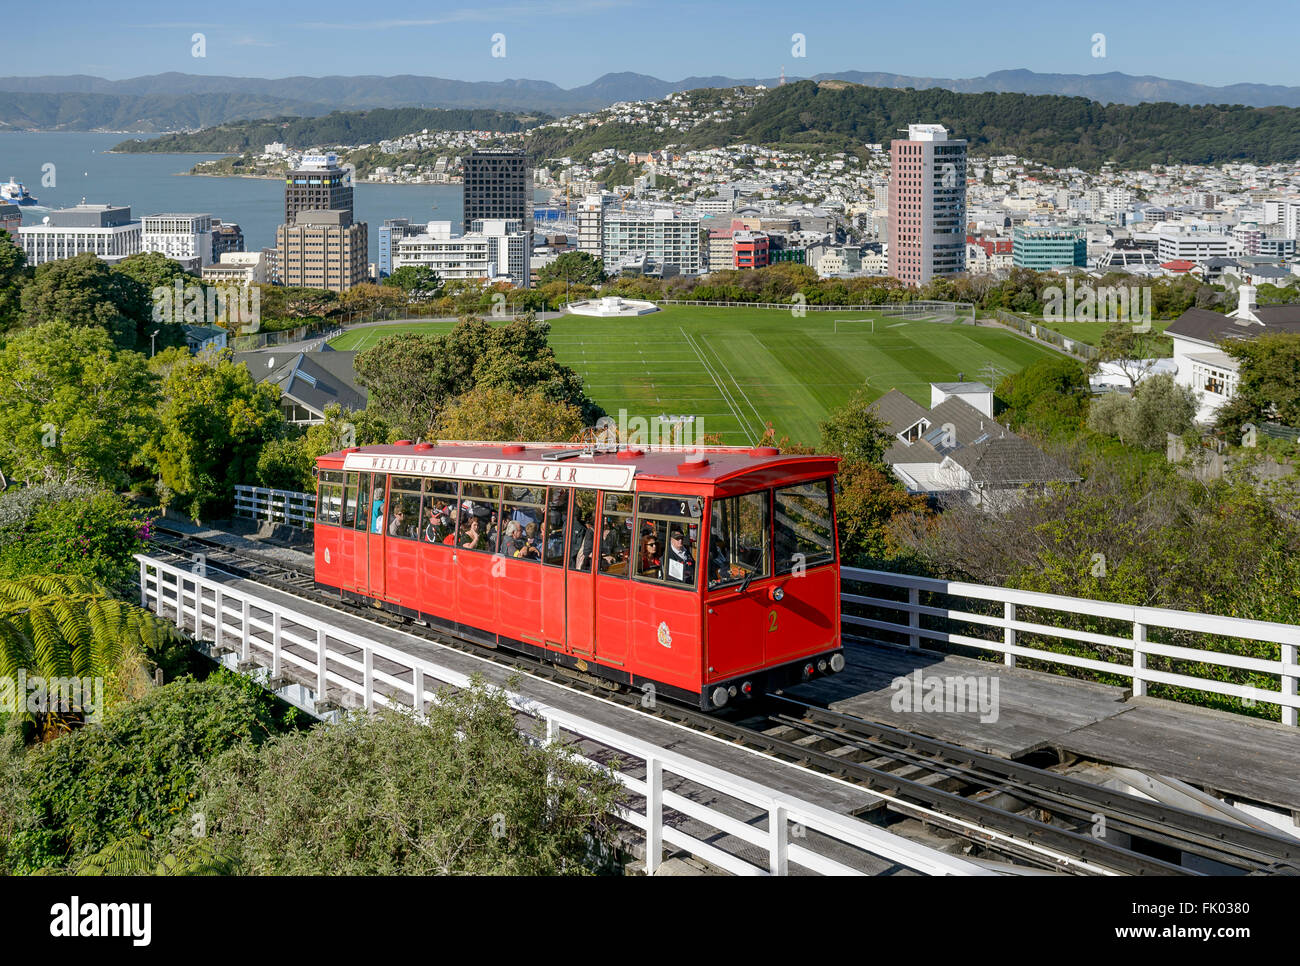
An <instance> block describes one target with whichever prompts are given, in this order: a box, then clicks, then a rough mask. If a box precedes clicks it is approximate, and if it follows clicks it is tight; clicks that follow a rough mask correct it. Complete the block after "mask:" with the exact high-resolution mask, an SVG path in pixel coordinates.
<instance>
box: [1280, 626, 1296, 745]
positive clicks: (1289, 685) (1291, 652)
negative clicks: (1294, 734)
mask: <svg viewBox="0 0 1300 966" xmlns="http://www.w3.org/2000/svg"><path fill="white" fill-rule="evenodd" d="M1282 663H1283V664H1290V665H1292V666H1293V667H1294V666H1295V665H1296V664H1297V663H1300V645H1298V644H1283V645H1282ZM1298 682H1300V678H1297V677H1296V676H1295V675H1294V674H1287V673H1286V672H1285V671H1283V672H1282V680H1281V681H1280V682H1279V684H1280V686H1281V688H1282V694H1283V695H1284V696H1287V697H1290V696H1292V695H1295V694H1296V693H1297V688H1296V684H1297V683H1298ZM1296 718H1297V709H1295V708H1293V707H1288V706H1286V705H1283V706H1282V723H1283V724H1284V725H1291V727H1293V728H1294V727H1295V726H1296V724H1297V721H1296Z"/></svg>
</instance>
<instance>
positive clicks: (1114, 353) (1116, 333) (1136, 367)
mask: <svg viewBox="0 0 1300 966" xmlns="http://www.w3.org/2000/svg"><path fill="white" fill-rule="evenodd" d="M1169 342H1170V340H1169V338H1168V337H1166V336H1164V335H1161V334H1160V333H1158V332H1156V331H1155V329H1154V328H1151V327H1150V326H1148V327H1147V328H1146V330H1145V331H1141V332H1139V331H1137V330H1136V329H1134V327H1133V325H1132V324H1130V323H1128V322H1116V323H1115V324H1114V325H1112V326H1111V327H1110V328H1108V329H1107V330H1106V331H1105V332H1103V333H1102V336H1101V339H1100V341H1099V343H1098V345H1097V349H1098V351H1099V352H1100V355H1099V356H1098V358H1099V359H1100V360H1101V361H1102V362H1113V363H1115V366H1116V368H1118V369H1119V371H1120V372H1121V373H1122V374H1123V376H1124V378H1126V379H1127V380H1128V383H1129V388H1130V389H1132V388H1134V387H1136V386H1137V384H1138V381H1139V380H1141V379H1142V377H1143V376H1145V375H1146V373H1147V371H1148V368H1149V367H1148V365H1147V364H1146V363H1145V362H1144V361H1143V360H1146V359H1154V358H1158V357H1160V356H1163V355H1164V354H1165V351H1166V347H1167V345H1168V343H1169Z"/></svg>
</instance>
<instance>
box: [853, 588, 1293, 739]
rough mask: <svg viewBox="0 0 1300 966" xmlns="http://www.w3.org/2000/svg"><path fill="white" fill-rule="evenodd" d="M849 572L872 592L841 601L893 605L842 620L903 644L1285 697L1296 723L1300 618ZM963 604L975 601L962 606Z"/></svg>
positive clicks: (1289, 718) (1277, 700)
mask: <svg viewBox="0 0 1300 966" xmlns="http://www.w3.org/2000/svg"><path fill="white" fill-rule="evenodd" d="M842 576H843V584H844V586H845V587H848V586H849V585H851V584H858V585H862V587H860V588H859V589H862V590H864V591H867V592H864V593H851V592H849V591H848V590H847V589H846V590H844V591H843V592H842V593H841V594H840V599H841V600H842V601H843V602H844V604H846V605H856V606H857V607H867V608H871V609H874V610H876V612H877V613H879V612H880V611H886V612H893V613H886V614H885V615H884V616H883V617H866V616H858V615H855V614H854V613H853V612H852V611H850V610H849V609H848V608H846V613H844V615H843V622H844V623H845V624H848V625H851V626H853V627H861V628H866V629H869V630H871V631H875V632H885V633H886V634H887V635H889V636H888V637H885V638H876V639H877V640H883V641H884V643H890V644H896V643H901V642H902V641H903V640H906V642H907V643H906V645H905V646H907V647H909V648H912V649H916V648H919V647H920V646H921V641H922V640H926V641H940V642H942V643H945V644H961V645H965V646H967V647H973V648H979V649H981V650H985V651H992V652H994V653H996V654H1001V655H1003V660H1004V663H1005V664H1007V665H1009V666H1014V665H1015V663H1016V658H1017V657H1023V658H1033V659H1035V660H1039V661H1045V662H1048V663H1051V664H1058V665H1066V666H1068V667H1075V668H1084V669H1086V670H1089V671H1094V672H1098V673H1103V674H1115V675H1119V676H1121V677H1126V678H1129V679H1131V680H1132V682H1133V693H1134V694H1135V695H1145V694H1146V693H1147V688H1148V686H1149V685H1151V684H1169V685H1174V686H1177V687H1183V688H1189V689H1192V690H1196V691H1202V692H1208V693H1213V694H1222V695H1228V696H1230V697H1235V698H1240V699H1242V700H1244V701H1247V702H1250V701H1255V702H1265V703H1268V704H1275V705H1279V706H1281V709H1282V722H1283V723H1284V724H1288V725H1295V724H1296V723H1297V720H1296V719H1297V709H1298V708H1300V695H1298V694H1297V687H1296V684H1297V681H1298V680H1300V664H1298V662H1297V650H1298V649H1300V627H1297V626H1295V625H1293V624H1277V623H1273V622H1271V621H1257V620H1245V619H1242V618H1237V617H1219V616H1217V615H1213V614H1196V613H1192V612H1190V611H1181V610H1167V609H1165V608H1160V607H1136V606H1133V605H1130V604H1113V603H1109V602H1107V601H1097V600H1084V599H1082V598H1078V597H1063V596H1060V595H1057V594H1040V593H1034V592H1032V591H1025V590H1013V589H1011V588H1009V587H991V586H986V585H983V584H967V583H961V582H958V581H948V580H933V579H930V578H928V577H911V576H907V575H905V574H895V573H889V572H887V571H883V570H862V569H859V568H856V567H845V568H843V570H842ZM877 588H886V590H885V591H884V594H888V593H891V592H892V593H894V594H896V595H897V596H895V597H892V598H891V597H887V596H884V595H882V593H881V591H880V590H878V589H877ZM900 590H905V591H906V592H907V599H906V600H902V599H899V598H900V597H901V594H898V591H900ZM923 592H930V593H934V594H942V595H946V596H947V598H949V599H951V598H956V599H957V601H956V603H954V604H953V606H934V605H932V604H922V603H921V594H922V593H923ZM972 602H992V603H993V604H994V605H996V606H995V607H994V608H991V609H992V610H993V611H994V613H989V612H988V611H989V610H990V608H988V607H983V608H980V606H979V604H975V605H974V606H973V607H972V606H971V604H972ZM963 607H965V608H969V609H959V608H963ZM998 607H1000V608H1001V610H1002V613H1001V614H998V613H996V610H997V608H998ZM1017 608H1033V609H1034V610H1039V611H1052V612H1055V613H1057V614H1063V615H1074V616H1076V617H1093V618H1108V619H1110V620H1114V621H1117V622H1120V623H1122V624H1123V625H1125V626H1126V627H1127V628H1130V629H1131V631H1130V633H1129V635H1128V636H1125V637H1120V636H1118V635H1115V634H1104V633H1098V632H1096V631H1088V630H1081V629H1072V628H1069V627H1056V626H1052V625H1049V624H1042V623H1037V622H1031V621H1026V620H1022V619H1018V618H1017ZM923 618H931V619H932V620H931V621H930V626H927V625H926V623H925V622H924V621H923ZM940 621H956V622H958V623H964V624H968V625H969V624H974V625H980V626H983V627H989V628H992V629H993V630H994V632H995V633H996V632H1001V635H1000V637H1001V639H998V637H977V636H974V635H973V634H964V633H959V632H957V631H953V630H950V629H945V628H943V627H938V626H934V625H935V624H937V623H938V622H940ZM1162 628H1163V629H1172V630H1176V631H1191V632H1194V633H1197V634H1200V635H1204V636H1205V637H1206V638H1221V639H1224V640H1229V641H1231V640H1237V641H1257V642H1258V641H1262V642H1266V643H1269V644H1276V645H1278V651H1277V653H1278V657H1277V658H1262V657H1249V656H1246V655H1244V654H1234V653H1230V652H1228V651H1223V650H1210V649H1208V648H1202V647H1182V646H1176V645H1172V644H1163V643H1159V642H1157V641H1155V640H1151V639H1150V634H1151V632H1152V631H1153V630H1156V631H1158V630H1159V629H1162ZM1020 634H1029V635H1034V636H1035V637H1038V638H1053V639H1056V640H1060V641H1064V642H1069V643H1072V644H1076V645H1088V646H1090V647H1092V648H1098V647H1109V648H1116V649H1119V650H1121V651H1124V652H1126V653H1127V654H1128V656H1129V658H1130V660H1129V661H1128V663H1123V664H1121V663H1116V662H1115V661H1114V660H1112V659H1109V658H1108V657H1107V655H1106V654H1105V652H1103V651H1094V653H1095V655H1096V656H1093V657H1087V656H1082V655H1077V654H1062V653H1058V652H1056V651H1048V650H1044V649H1042V648H1041V647H1035V646H1033V645H1032V643H1030V644H1022V643H1019V638H1018V635H1020ZM891 638H892V639H891ZM1153 656H1159V657H1165V658H1172V659H1174V660H1176V661H1184V662H1191V663H1199V664H1208V665H1213V666H1215V667H1221V668H1232V669H1236V670H1244V671H1253V672H1257V673H1260V674H1265V675H1272V676H1275V677H1276V678H1277V687H1276V688H1272V689H1265V688H1258V687H1252V686H1250V685H1245V684H1235V683H1232V682H1230V681H1220V680H1215V679H1214V678H1210V677H1198V676H1194V675H1191V674H1184V673H1175V672H1172V671H1162V670H1157V669H1155V668H1151V667H1148V666H1147V663H1148V658H1150V657H1153Z"/></svg>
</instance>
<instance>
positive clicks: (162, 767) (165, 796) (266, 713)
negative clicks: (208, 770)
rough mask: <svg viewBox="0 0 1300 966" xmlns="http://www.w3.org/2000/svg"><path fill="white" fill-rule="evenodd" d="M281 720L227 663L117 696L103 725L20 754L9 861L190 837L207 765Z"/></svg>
mask: <svg viewBox="0 0 1300 966" xmlns="http://www.w3.org/2000/svg"><path fill="white" fill-rule="evenodd" d="M281 728H282V724H281V721H280V720H279V719H278V717H277V715H276V712H275V709H274V707H273V705H272V703H271V700H270V698H269V696H267V695H266V694H265V692H261V690H260V688H259V687H258V685H256V684H254V683H253V682H251V681H240V680H239V679H238V678H237V677H236V676H235V675H233V674H231V673H229V672H224V671H219V672H217V673H216V674H213V675H212V676H210V677H209V678H207V679H206V680H204V681H196V680H193V679H192V678H182V679H179V680H176V681H172V682H171V683H169V684H167V685H166V686H164V687H161V688H150V689H149V690H148V691H147V692H146V693H145V694H144V695H143V696H142V697H141V698H140V699H139V700H136V701H130V702H125V703H121V704H116V705H110V707H109V708H108V709H107V711H106V712H105V714H104V720H103V723H102V725H101V726H100V727H97V728H81V729H78V730H77V731H75V732H73V733H71V734H67V735H64V736H63V737H61V738H58V739H57V740H54V741H49V742H46V743H45V744H43V745H41V746H39V747H36V748H33V749H32V750H31V751H29V752H28V754H27V756H26V757H25V758H24V760H23V761H22V762H21V764H20V766H19V769H18V775H17V776H16V777H17V779H18V784H19V787H20V792H19V794H18V795H16V796H13V797H12V798H11V799H10V801H9V802H7V803H6V805H7V806H8V807H7V809H4V811H6V812H7V814H4V815H0V821H3V824H4V825H6V826H8V828H7V831H9V833H10V834H9V835H8V836H6V841H7V846H8V856H7V858H8V866H9V871H10V872H34V871H38V870H45V869H57V868H59V867H61V866H64V865H69V864H70V865H73V866H76V865H79V864H81V863H82V862H84V861H87V860H89V859H90V857H91V856H93V855H95V854H96V853H103V852H104V850H105V849H106V848H108V847H109V846H110V845H111V844H112V843H114V842H118V841H127V842H136V843H138V842H139V841H140V840H142V839H143V840H145V841H149V842H158V843H167V844H169V845H170V844H171V843H181V842H184V841H185V840H186V839H188V838H189V837H190V836H191V835H192V832H193V830H194V825H195V822H196V821H197V820H198V819H197V815H198V814H199V810H198V809H197V808H196V805H195V801H196V798H197V795H198V791H199V780H200V775H201V774H202V772H203V770H204V769H205V767H206V766H207V765H208V764H209V763H210V762H211V761H212V760H213V759H215V758H216V757H217V756H218V755H220V754H221V753H222V752H224V751H226V750H228V749H230V748H232V747H235V746H238V745H241V744H244V743H247V744H250V745H252V744H256V743H258V742H261V741H263V740H265V739H266V738H267V737H268V736H269V735H271V734H273V733H275V732H277V731H279V730H280V729H281ZM14 799H16V801H15V800H14ZM205 831H206V830H205ZM120 848H130V846H122V847H120ZM103 858H104V857H103V856H101V859H100V860H99V861H101V862H102V861H103ZM91 861H92V863H93V861H94V860H91Z"/></svg>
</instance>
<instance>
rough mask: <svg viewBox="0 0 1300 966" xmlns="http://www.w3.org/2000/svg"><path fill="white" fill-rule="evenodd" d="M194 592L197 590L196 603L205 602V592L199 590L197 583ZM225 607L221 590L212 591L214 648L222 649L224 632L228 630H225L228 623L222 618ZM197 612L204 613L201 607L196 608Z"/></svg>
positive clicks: (217, 588) (218, 588)
mask: <svg viewBox="0 0 1300 966" xmlns="http://www.w3.org/2000/svg"><path fill="white" fill-rule="evenodd" d="M194 590H195V594H194V598H195V601H196V602H197V603H199V604H201V603H202V600H203V591H202V590H200V589H199V585H198V584H197V583H196V584H195V585H194ZM224 606H225V601H224V600H222V594H221V588H220V587H216V588H214V589H213V591H212V638H213V640H212V645H213V647H214V648H219V647H221V637H222V631H224V630H225V629H226V628H225V623H226V622H225V621H224V620H222V618H221V614H222V609H223V608H224ZM196 610H198V611H199V612H200V613H202V607H201V606H199V607H196ZM200 619H201V618H200Z"/></svg>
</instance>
